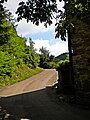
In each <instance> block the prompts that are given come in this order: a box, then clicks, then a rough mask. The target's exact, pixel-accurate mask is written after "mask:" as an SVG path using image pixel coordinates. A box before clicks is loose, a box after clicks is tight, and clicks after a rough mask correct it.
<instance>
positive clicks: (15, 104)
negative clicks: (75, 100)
mask: <svg viewBox="0 0 90 120" xmlns="http://www.w3.org/2000/svg"><path fill="white" fill-rule="evenodd" d="M0 106H2V107H3V108H4V109H6V110H7V112H8V113H9V114H10V117H9V120H24V119H25V120H90V111H88V110H82V109H78V108H76V107H75V106H74V107H73V106H69V105H68V104H66V103H63V102H61V101H59V100H58V99H57V98H56V96H55V94H54V93H53V90H52V88H51V87H47V88H45V89H41V90H38V91H33V92H28V93H23V94H18V95H14V96H10V97H3V98H0Z"/></svg>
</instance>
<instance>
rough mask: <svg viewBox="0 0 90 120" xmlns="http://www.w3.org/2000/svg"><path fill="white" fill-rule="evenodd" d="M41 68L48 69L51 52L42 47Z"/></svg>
mask: <svg viewBox="0 0 90 120" xmlns="http://www.w3.org/2000/svg"><path fill="white" fill-rule="evenodd" d="M39 51H40V66H41V67H43V68H47V66H48V62H49V51H48V50H47V49H46V48H44V47H42V48H41V49H40V50H39Z"/></svg>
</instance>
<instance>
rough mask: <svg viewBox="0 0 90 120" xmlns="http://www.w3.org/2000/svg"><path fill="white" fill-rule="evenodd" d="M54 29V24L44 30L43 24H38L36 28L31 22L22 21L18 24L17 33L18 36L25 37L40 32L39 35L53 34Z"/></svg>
mask: <svg viewBox="0 0 90 120" xmlns="http://www.w3.org/2000/svg"><path fill="white" fill-rule="evenodd" d="M54 29H55V27H54V24H53V25H51V26H48V27H47V28H45V26H44V24H43V23H42V24H40V25H39V26H36V25H34V24H33V23H31V22H29V23H27V22H26V20H25V19H23V20H22V21H20V22H19V23H18V27H17V32H18V34H19V35H22V36H26V35H29V34H36V33H40V32H41V33H42V32H47V31H52V32H54Z"/></svg>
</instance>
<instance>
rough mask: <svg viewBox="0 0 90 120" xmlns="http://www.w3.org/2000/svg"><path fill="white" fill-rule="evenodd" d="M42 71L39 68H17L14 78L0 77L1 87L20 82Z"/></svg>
mask: <svg viewBox="0 0 90 120" xmlns="http://www.w3.org/2000/svg"><path fill="white" fill-rule="evenodd" d="M42 71H43V69H42V68H39V67H37V68H33V69H32V68H29V67H27V66H23V67H16V69H15V72H13V73H12V77H10V76H3V77H0V87H3V86H6V85H11V84H14V83H16V82H20V81H22V80H25V79H27V78H29V77H31V76H33V75H36V74H38V73H40V72H42Z"/></svg>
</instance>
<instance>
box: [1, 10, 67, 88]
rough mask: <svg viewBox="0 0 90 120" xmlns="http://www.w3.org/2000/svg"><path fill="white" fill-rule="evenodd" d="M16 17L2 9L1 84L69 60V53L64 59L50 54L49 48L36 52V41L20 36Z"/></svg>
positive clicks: (7, 83) (12, 81) (10, 82)
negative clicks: (27, 43)
mask: <svg viewBox="0 0 90 120" xmlns="http://www.w3.org/2000/svg"><path fill="white" fill-rule="evenodd" d="M16 27H17V24H16V19H15V18H13V16H12V13H10V12H9V11H8V10H6V9H4V10H2V9H1V10H0V86H6V85H10V84H14V83H16V82H19V81H21V80H24V79H27V78H29V77H31V76H33V75H35V74H37V73H39V72H41V71H43V70H44V69H51V68H54V69H56V68H57V67H58V66H59V65H60V64H62V63H65V62H69V59H68V53H67V54H65V55H62V56H64V58H65V59H63V58H62V57H60V56H57V57H55V56H53V55H50V53H49V51H48V50H47V48H44V47H43V46H42V48H41V49H40V54H38V53H36V49H35V48H34V44H35V43H34V42H33V40H32V39H31V38H29V46H27V45H26V42H27V39H26V38H23V37H20V36H18V34H17V31H16Z"/></svg>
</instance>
